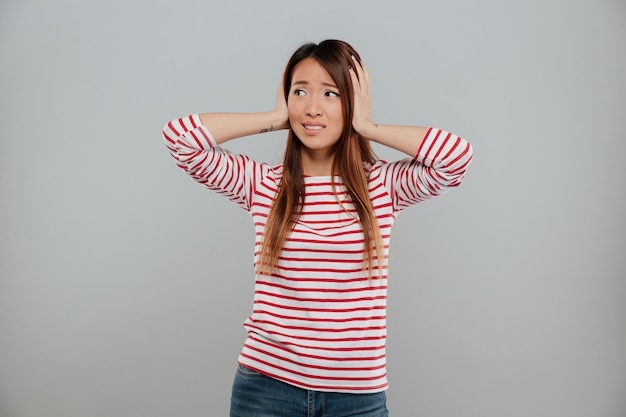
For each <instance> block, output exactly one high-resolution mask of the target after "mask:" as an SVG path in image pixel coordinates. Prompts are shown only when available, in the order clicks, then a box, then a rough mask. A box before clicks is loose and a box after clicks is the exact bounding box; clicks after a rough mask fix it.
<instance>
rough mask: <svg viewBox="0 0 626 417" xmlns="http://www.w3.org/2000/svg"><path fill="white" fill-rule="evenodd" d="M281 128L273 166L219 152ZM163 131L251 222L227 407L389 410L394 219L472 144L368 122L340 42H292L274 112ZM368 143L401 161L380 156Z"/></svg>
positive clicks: (275, 416)
mask: <svg viewBox="0 0 626 417" xmlns="http://www.w3.org/2000/svg"><path fill="white" fill-rule="evenodd" d="M278 129H287V130H288V133H287V145H286V149H285V155H284V160H283V163H282V164H281V165H277V166H270V165H268V164H265V163H258V162H255V161H254V160H252V159H250V158H249V157H248V156H244V155H236V154H232V153H230V152H228V151H227V150H224V149H223V148H221V145H222V144H223V143H225V142H227V141H229V140H231V139H235V138H238V137H242V136H247V135H252V134H256V133H263V132H268V131H272V130H278ZM163 137H164V139H165V144H166V145H167V147H168V149H169V151H170V153H171V154H172V156H173V157H174V159H175V160H176V162H177V164H178V166H179V167H181V168H182V169H184V170H185V171H186V172H187V174H189V175H190V176H191V177H192V178H193V179H194V180H196V181H198V182H199V183H201V184H203V185H204V186H206V187H207V188H209V189H211V190H214V191H217V192H218V193H220V194H222V195H224V196H225V197H227V198H228V199H230V200H231V201H233V202H234V203H235V204H237V205H238V206H240V207H241V208H243V209H244V210H246V211H248V212H249V213H250V215H251V217H252V220H253V222H254V227H255V231H256V243H255V253H254V266H255V271H256V280H255V292H254V303H253V311H252V314H251V315H250V317H249V318H248V319H247V320H246V322H245V324H244V327H245V328H246V330H247V332H248V336H247V339H246V341H245V343H244V346H243V349H242V351H241V353H240V355H239V360H238V362H239V367H238V369H237V372H236V376H235V381H234V384H233V391H232V398H231V416H272V417H280V416H286V417H287V416H288V417H298V416H303V417H305V416H336V417H342V416H359V417H379V416H386V415H387V409H386V405H385V393H384V391H385V390H386V388H387V378H386V368H385V340H386V295H387V257H388V249H389V239H390V232H391V226H392V225H393V222H394V220H395V218H396V216H397V215H398V214H399V213H400V212H401V211H402V210H404V209H405V208H407V207H408V206H411V205H413V204H416V203H419V202H422V201H424V200H427V199H429V198H431V197H434V196H436V195H439V194H442V193H443V192H445V191H446V190H447V189H449V188H451V187H456V186H458V185H459V184H460V183H461V180H462V178H463V177H464V175H465V172H466V169H467V167H468V165H469V163H470V160H471V158H472V148H471V146H470V144H469V143H468V142H466V141H465V140H463V139H461V138H459V137H458V136H455V135H453V134H451V133H448V132H445V131H442V130H439V129H435V128H427V127H416V126H392V125H384V124H378V123H375V122H374V121H373V120H372V118H371V96H370V77H369V74H368V71H367V69H366V68H365V67H364V65H363V63H362V62H361V59H360V57H359V54H358V53H357V52H356V51H355V50H354V49H353V48H352V47H351V46H350V45H348V44H347V43H345V42H343V41H338V40H327V41H324V42H321V43H320V44H312V43H310V44H305V45H303V46H302V47H300V48H299V49H297V50H296V51H295V53H294V54H293V56H292V57H291V59H290V60H289V62H288V64H287V67H286V68H285V72H284V75H283V79H282V85H281V88H279V91H278V93H277V97H276V107H275V109H274V110H272V111H269V112H264V113H204V114H194V115H191V116H187V117H183V118H180V119H176V120H173V121H171V122H169V123H167V125H166V126H165V128H164V130H163ZM370 141H375V142H377V143H380V144H382V145H385V146H389V147H391V148H394V149H397V150H399V151H401V152H404V153H406V154H407V155H408V156H407V158H406V159H403V160H399V161H396V162H385V161H381V160H378V159H377V158H376V157H375V155H374V153H373V151H372V148H371V146H370Z"/></svg>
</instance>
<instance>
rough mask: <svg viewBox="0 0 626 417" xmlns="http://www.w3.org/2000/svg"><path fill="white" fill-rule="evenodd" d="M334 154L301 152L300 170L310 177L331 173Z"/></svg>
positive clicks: (325, 175) (324, 175) (329, 174)
mask: <svg viewBox="0 0 626 417" xmlns="http://www.w3.org/2000/svg"><path fill="white" fill-rule="evenodd" d="M333 159H334V155H333V154H330V153H317V152H311V151H303V152H302V172H303V173H304V175H308V176H310V177H328V176H331V175H332V168H333Z"/></svg>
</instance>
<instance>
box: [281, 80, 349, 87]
mask: <svg viewBox="0 0 626 417" xmlns="http://www.w3.org/2000/svg"><path fill="white" fill-rule="evenodd" d="M309 84H311V83H310V82H308V81H304V80H302V81H294V82H293V83H291V85H309ZM321 84H322V85H323V86H325V87H331V88H338V87H337V86H336V85H335V84H331V83H326V82H323V83H321Z"/></svg>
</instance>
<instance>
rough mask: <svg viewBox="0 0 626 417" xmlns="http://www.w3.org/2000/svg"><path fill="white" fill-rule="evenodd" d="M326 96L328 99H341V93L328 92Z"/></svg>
mask: <svg viewBox="0 0 626 417" xmlns="http://www.w3.org/2000/svg"><path fill="white" fill-rule="evenodd" d="M326 96H328V97H339V93H337V92H335V91H327V92H326Z"/></svg>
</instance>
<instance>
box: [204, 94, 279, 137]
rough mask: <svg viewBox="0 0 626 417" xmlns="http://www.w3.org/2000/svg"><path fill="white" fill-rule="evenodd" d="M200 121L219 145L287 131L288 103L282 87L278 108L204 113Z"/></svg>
mask: <svg viewBox="0 0 626 417" xmlns="http://www.w3.org/2000/svg"><path fill="white" fill-rule="evenodd" d="M200 121H201V122H202V124H203V125H204V126H205V127H206V128H207V129H208V130H209V132H211V135H212V136H213V139H215V142H217V144H218V145H219V144H221V143H224V142H226V141H229V140H231V139H236V138H240V137H243V136H249V135H254V134H257V133H265V132H271V131H274V130H281V129H286V128H287V127H288V126H289V120H288V116H287V103H286V101H285V96H284V92H283V88H282V85H281V86H280V87H279V88H278V92H277V93H276V108H275V109H274V110H272V111H268V112H260V113H203V114H200Z"/></svg>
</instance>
